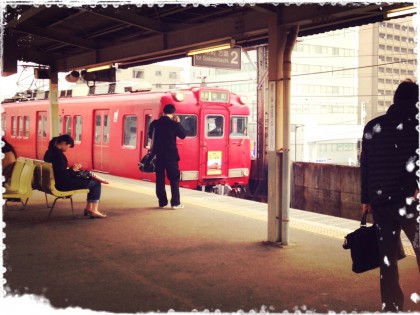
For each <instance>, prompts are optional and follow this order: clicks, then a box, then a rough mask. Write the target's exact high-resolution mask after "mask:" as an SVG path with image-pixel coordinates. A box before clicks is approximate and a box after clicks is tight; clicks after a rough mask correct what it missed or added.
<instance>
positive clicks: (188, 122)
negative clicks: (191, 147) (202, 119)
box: [178, 115, 197, 137]
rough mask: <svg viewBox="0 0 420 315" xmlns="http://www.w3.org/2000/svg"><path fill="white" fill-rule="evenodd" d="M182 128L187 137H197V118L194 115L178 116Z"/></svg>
mask: <svg viewBox="0 0 420 315" xmlns="http://www.w3.org/2000/svg"><path fill="white" fill-rule="evenodd" d="M178 117H179V119H180V123H181V125H182V127H184V129H185V132H186V134H187V137H196V136H197V116H196V115H178Z"/></svg>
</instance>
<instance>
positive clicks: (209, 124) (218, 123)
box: [206, 115, 225, 138]
mask: <svg viewBox="0 0 420 315" xmlns="http://www.w3.org/2000/svg"><path fill="white" fill-rule="evenodd" d="M224 125H225V119H224V117H223V116H221V115H209V116H207V117H206V134H207V137H211V138H217V137H223V134H224V129H225V128H224Z"/></svg>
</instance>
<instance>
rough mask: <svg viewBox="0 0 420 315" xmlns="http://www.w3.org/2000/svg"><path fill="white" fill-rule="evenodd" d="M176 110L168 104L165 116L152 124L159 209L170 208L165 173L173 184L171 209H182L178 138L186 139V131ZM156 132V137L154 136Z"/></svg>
mask: <svg viewBox="0 0 420 315" xmlns="http://www.w3.org/2000/svg"><path fill="white" fill-rule="evenodd" d="M175 111H176V108H175V106H174V105H172V104H167V105H165V107H164V108H163V115H162V116H161V117H160V118H159V119H158V120H154V121H153V122H152V123H151V124H150V128H149V137H150V138H152V137H154V138H153V148H152V151H153V153H155V154H156V196H157V197H158V199H159V207H161V208H165V207H167V206H168V198H167V196H166V190H165V172H166V176H167V177H168V179H169V182H170V184H171V195H172V196H171V207H172V208H173V209H180V208H183V207H184V206H183V205H182V204H181V200H180V195H179V182H180V180H181V173H180V171H179V166H178V162H179V160H180V158H179V154H178V148H177V146H176V138H177V137H178V138H181V139H184V138H185V136H186V134H185V129H184V127H182V125H181V124H180V123H179V121H180V120H179V117H178V116H176V115H175ZM153 132H154V136H153Z"/></svg>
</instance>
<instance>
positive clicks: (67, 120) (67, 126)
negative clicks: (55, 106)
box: [64, 116, 72, 136]
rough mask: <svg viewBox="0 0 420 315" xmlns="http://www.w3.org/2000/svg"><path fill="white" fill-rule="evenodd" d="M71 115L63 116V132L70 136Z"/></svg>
mask: <svg viewBox="0 0 420 315" xmlns="http://www.w3.org/2000/svg"><path fill="white" fill-rule="evenodd" d="M71 120H72V119H71V116H64V123H65V125H64V134H66V135H69V136H72V124H71Z"/></svg>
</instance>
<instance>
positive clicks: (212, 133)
mask: <svg viewBox="0 0 420 315" xmlns="http://www.w3.org/2000/svg"><path fill="white" fill-rule="evenodd" d="M202 114H203V115H202V116H201V117H202V118H201V119H202V126H203V128H202V129H201V132H202V133H203V134H202V139H203V141H202V151H201V163H200V165H201V166H200V167H201V170H200V171H201V174H202V177H203V178H227V177H228V174H227V173H228V153H229V152H228V138H229V129H228V128H229V121H228V117H229V115H228V112H227V110H225V109H223V110H203V112H202Z"/></svg>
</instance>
